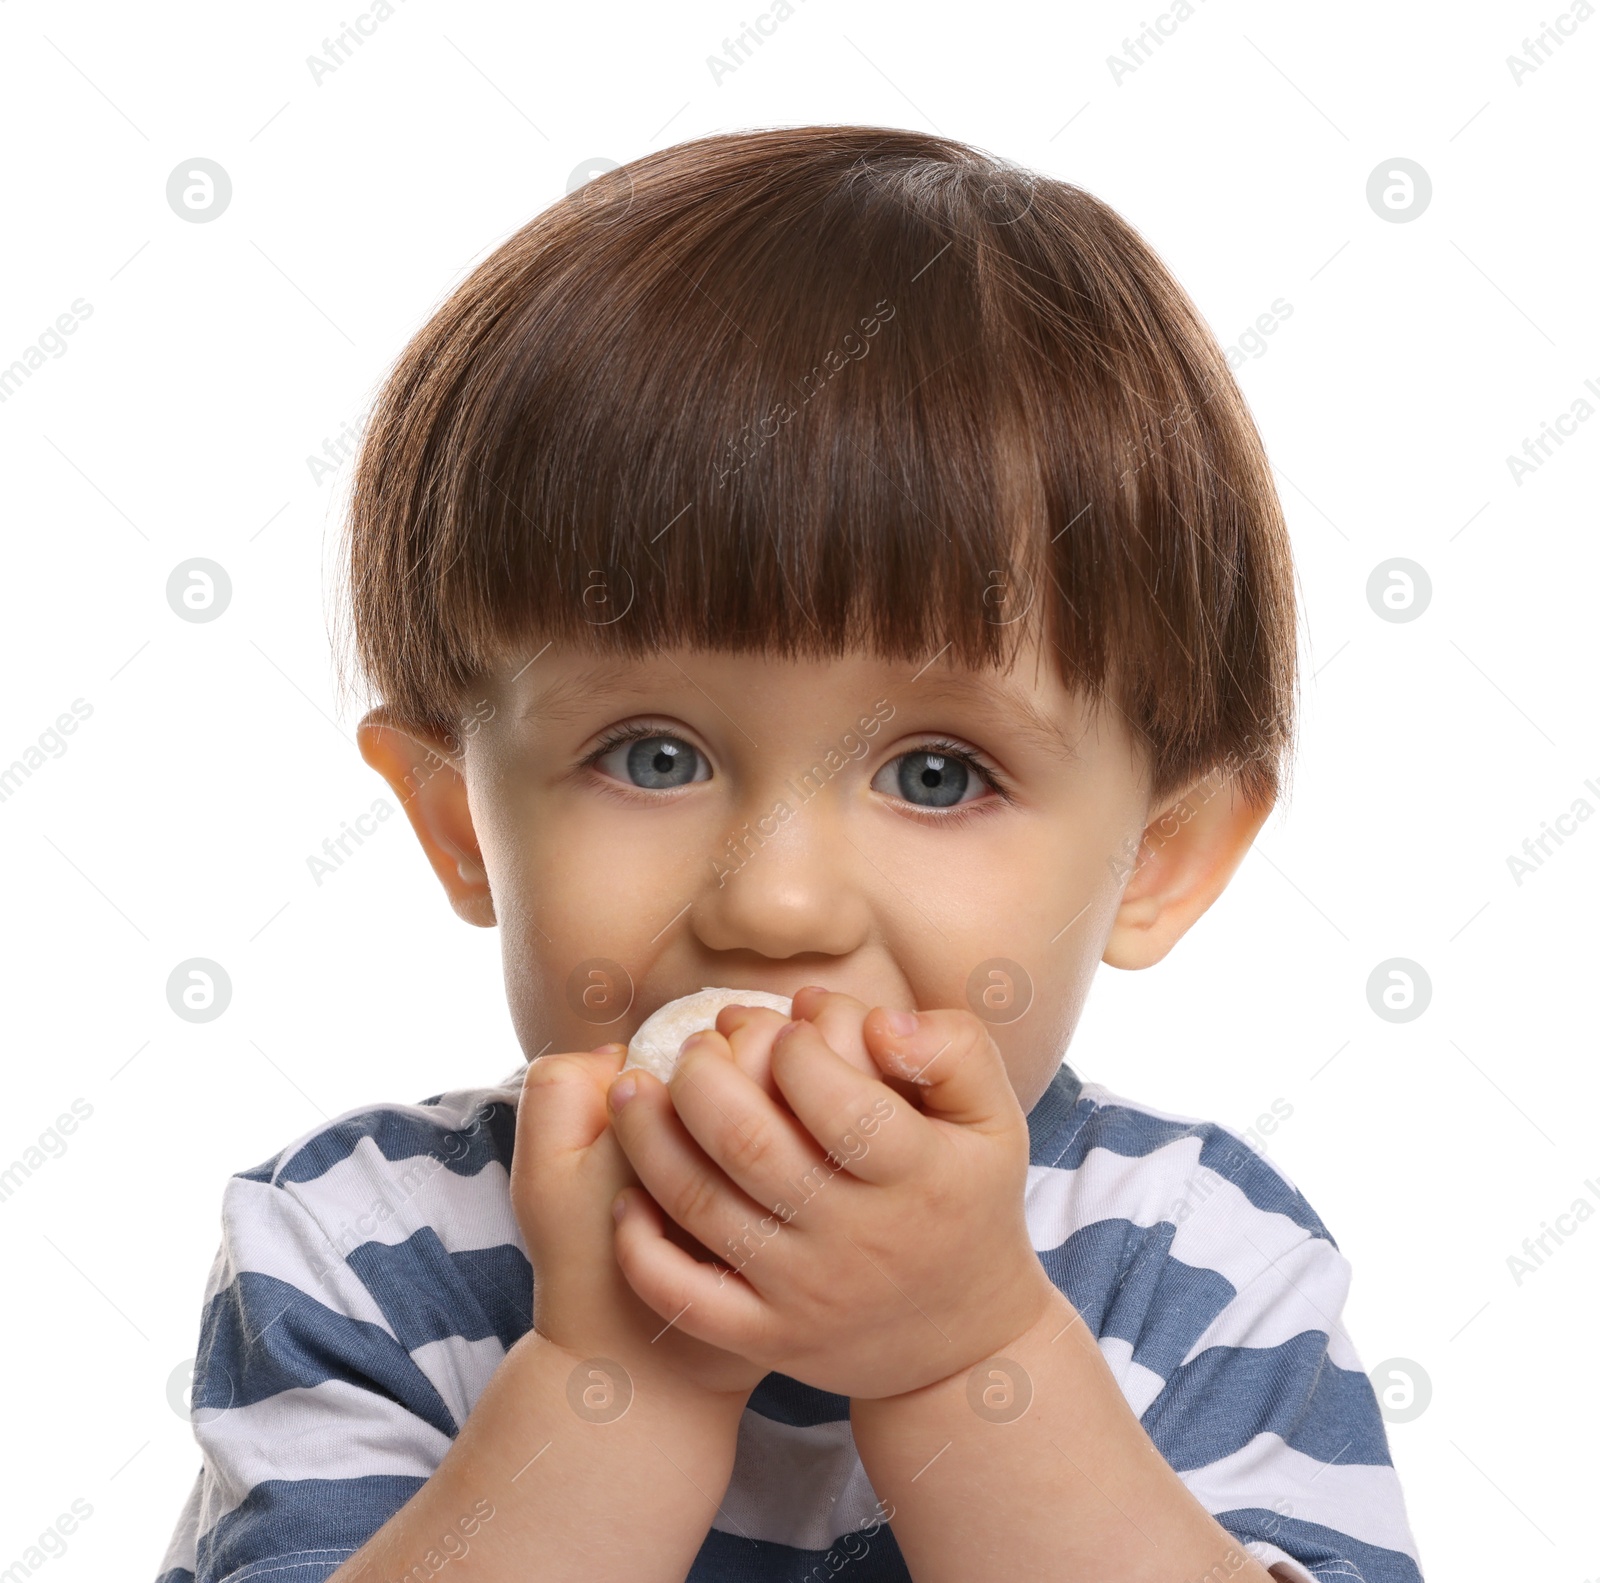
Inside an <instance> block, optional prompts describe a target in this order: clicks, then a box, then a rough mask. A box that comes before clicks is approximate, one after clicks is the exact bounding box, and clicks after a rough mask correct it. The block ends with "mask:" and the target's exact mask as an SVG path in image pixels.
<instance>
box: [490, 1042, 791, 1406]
mask: <svg viewBox="0 0 1600 1583" xmlns="http://www.w3.org/2000/svg"><path fill="white" fill-rule="evenodd" d="M625 1056H626V1047H625V1046H623V1045H621V1044H608V1045H602V1046H600V1048H599V1049H597V1050H591V1051H589V1052H587V1053H579V1054H570V1055H545V1056H540V1057H539V1058H538V1059H537V1060H535V1061H533V1062H531V1063H530V1064H529V1066H528V1070H527V1071H526V1072H525V1073H524V1074H523V1079H522V1100H521V1103H520V1104H519V1105H518V1107H517V1132H516V1143H515V1146H514V1148H513V1152H512V1159H511V1205H512V1209H513V1211H514V1213H515V1214H516V1217H517V1223H518V1225H519V1226H520V1227H521V1228H522V1236H523V1241H524V1242H525V1243H526V1244H527V1247H528V1255H529V1258H530V1259H531V1260H532V1263H533V1306H534V1329H535V1330H536V1331H537V1332H538V1333H539V1334H540V1335H541V1336H543V1337H544V1338H545V1339H546V1340H547V1341H551V1342H554V1343H555V1344H556V1345H558V1346H560V1347H562V1348H563V1349H565V1350H566V1351H568V1352H571V1353H573V1354H574V1355H575V1357H576V1358H577V1359H578V1360H580V1361H581V1360H583V1359H587V1358H609V1359H611V1360H612V1361H614V1362H616V1363H620V1364H622V1365H623V1367H625V1368H626V1369H627V1370H628V1371H629V1372H630V1374H632V1375H634V1376H635V1378H634V1384H635V1386H636V1387H637V1386H638V1385H639V1384H640V1383H641V1381H642V1380H643V1379H645V1378H649V1377H652V1376H654V1377H656V1378H661V1379H666V1380H668V1382H669V1383H673V1384H675V1383H677V1382H678V1381H680V1380H687V1381H688V1382H690V1383H691V1384H692V1385H695V1386H698V1387H699V1388H701V1389H703V1390H705V1391H707V1392H712V1393H716V1394H719V1395H734V1394H737V1395H742V1396H748V1395H749V1393H750V1392H751V1391H752V1390H754V1389H755V1386H756V1384H757V1383H758V1382H759V1381H760V1379H761V1377H762V1375H763V1374H765V1373H766V1369H765V1368H763V1367H762V1366H760V1365H758V1364H753V1363H751V1362H749V1361H748V1360H746V1359H745V1358H742V1357H739V1356H737V1355H735V1354H733V1353H729V1352H725V1351H722V1350H720V1349H719V1348H717V1347H716V1346H714V1345H710V1344H708V1343H706V1342H705V1341H703V1340H699V1339H697V1338H696V1337H695V1336H694V1335H693V1334H692V1333H690V1332H688V1331H685V1330H684V1329H683V1328H682V1327H681V1326H672V1327H670V1328H668V1327H667V1326H666V1320H667V1319H670V1318H671V1315H670V1314H669V1315H666V1316H662V1315H658V1314H657V1313H656V1312H655V1311H654V1310H653V1309H651V1308H649V1307H647V1306H646V1305H645V1304H644V1303H643V1302H642V1301H641V1300H640V1299H639V1297H638V1296H637V1295H635V1293H634V1291H633V1288H632V1287H631V1286H629V1284H628V1283H627V1281H626V1280H624V1279H623V1277H622V1272H621V1270H620V1269H619V1268H618V1265H617V1259H616V1256H615V1239H616V1237H617V1236H618V1234H619V1230H618V1227H617V1225H616V1223H615V1221H614V1220H613V1218H612V1212H611V1206H612V1202H613V1200H614V1199H615V1198H616V1196H617V1193H618V1191H619V1190H620V1189H622V1188H624V1187H627V1186H629V1185H637V1183H638V1177H637V1176H635V1174H634V1172H633V1169H632V1167H631V1166H630V1165H629V1163H628V1160H627V1158H626V1156H625V1155H624V1154H623V1152H622V1149H621V1147H620V1146H619V1144H618V1141H617V1138H616V1134H615V1133H614V1132H613V1131H612V1129H611V1127H610V1126H609V1124H608V1121H609V1117H608V1114H607V1111H606V1097H605V1096H606V1085H607V1084H608V1083H609V1082H610V1081H611V1080H612V1078H614V1077H615V1076H616V1074H617V1072H618V1071H619V1070H620V1069H621V1066H622V1062H623V1060H624V1058H625ZM636 1196H643V1195H636ZM637 1212H638V1213H641V1214H644V1215H646V1216H648V1214H649V1210H648V1209H647V1210H642V1211H637ZM656 1215H657V1222H658V1225H657V1229H658V1232H660V1231H661V1230H662V1228H661V1227H660V1225H659V1211H656ZM670 1234H671V1235H672V1236H673V1237H675V1238H676V1239H679V1240H677V1241H676V1243H675V1245H674V1250H675V1251H676V1252H678V1253H680V1254H681V1255H682V1256H683V1257H684V1258H687V1259H690V1262H691V1263H692V1262H693V1257H692V1250H694V1249H695V1248H696V1247H697V1244H695V1243H694V1242H693V1241H692V1240H691V1239H690V1238H689V1237H688V1236H687V1235H686V1234H684V1233H683V1232H681V1231H680V1230H679V1229H678V1228H677V1227H676V1226H674V1227H672V1228H671V1231H670Z"/></svg>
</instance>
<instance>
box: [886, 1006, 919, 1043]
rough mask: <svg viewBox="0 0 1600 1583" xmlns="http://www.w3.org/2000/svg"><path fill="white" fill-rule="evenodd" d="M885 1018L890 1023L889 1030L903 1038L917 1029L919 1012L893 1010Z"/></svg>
mask: <svg viewBox="0 0 1600 1583" xmlns="http://www.w3.org/2000/svg"><path fill="white" fill-rule="evenodd" d="M883 1020H884V1021H885V1022H886V1023H887V1024H888V1025H889V1032H890V1033H892V1034H895V1035H896V1036H897V1037H899V1038H902V1039H904V1038H906V1037H907V1036H908V1035H909V1034H913V1033H915V1032H916V1031H917V1014H916V1012H914V1011H891V1012H890V1013H889V1015H888V1016H887V1017H885V1018H884V1019H883Z"/></svg>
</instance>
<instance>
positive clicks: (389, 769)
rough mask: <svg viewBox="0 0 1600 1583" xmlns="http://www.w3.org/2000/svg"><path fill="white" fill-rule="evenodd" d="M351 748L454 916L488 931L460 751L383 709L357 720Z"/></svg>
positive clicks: (485, 885) (485, 882)
mask: <svg viewBox="0 0 1600 1583" xmlns="http://www.w3.org/2000/svg"><path fill="white" fill-rule="evenodd" d="M356 742H357V744H358V745H359V747H360V749H361V756H362V758H364V759H365V760H366V761H367V763H369V764H370V765H371V766H372V767H373V768H374V769H375V770H376V771H377V772H378V773H379V774H380V775H381V776H383V778H384V779H385V780H386V781H388V783H389V785H390V786H391V787H392V788H393V789H394V794H395V796H397V797H398V798H399V799H400V806H401V807H402V808H404V809H405V811H406V817H407V818H408V819H409V820H410V821H411V828H412V829H413V830H415V831H416V833H417V839H418V840H419V841H420V842H421V843H422V850H423V851H424V852H425V853H426V854H427V858H428V861H429V863H431V864H432V865H433V871H434V873H435V874H437V875H438V876H439V880H440V883H441V884H443V886H444V888H445V892H446V894H447V895H448V896H449V898H450V905H451V906H452V907H453V908H454V909H455V911H456V914H457V916H459V917H461V918H464V919H466V921H467V922H468V923H475V924H477V925H478V926H479V927H480V928H484V929H489V928H493V927H494V923H495V915H494V897H493V896H492V895H491V894H490V892H489V875H488V870H487V869H486V868H485V867H484V862H483V853H482V851H481V850H480V848H479V846H478V837H477V832H476V831H475V830H474V829H473V828H472V812H471V810H470V808H469V807H468V806H467V783H466V780H465V778H464V777H463V776H462V774H461V768H460V763H461V760H460V757H459V748H458V747H457V746H456V745H455V744H454V743H451V742H450V741H448V740H447V739H446V738H445V737H443V736H439V735H436V734H434V733H433V732H430V731H428V730H426V729H425V728H423V727H419V726H414V725H401V724H400V723H398V722H397V721H396V720H395V718H394V716H393V715H392V714H391V713H390V712H389V710H388V708H387V707H385V706H383V705H380V706H379V707H378V708H376V709H373V710H370V711H368V713H367V714H366V715H364V716H363V717H362V720H361V723H360V725H358V726H357V727H356Z"/></svg>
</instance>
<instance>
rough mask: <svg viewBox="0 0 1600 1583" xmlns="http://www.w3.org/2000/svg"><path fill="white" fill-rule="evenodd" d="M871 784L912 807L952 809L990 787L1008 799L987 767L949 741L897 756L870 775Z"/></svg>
mask: <svg viewBox="0 0 1600 1583" xmlns="http://www.w3.org/2000/svg"><path fill="white" fill-rule="evenodd" d="M872 786H873V790H874V791H879V792H884V793H887V794H888V795H890V796H894V797H899V798H900V799H901V800H902V801H904V802H908V803H910V804H911V805H912V807H914V808H955V807H957V806H959V805H961V804H963V803H972V802H977V801H980V800H982V799H983V795H984V793H985V792H986V791H990V790H993V791H995V792H997V793H999V794H1000V796H1001V798H1002V800H1009V799H1008V798H1006V793H1005V788H1004V786H1003V785H1001V784H1000V783H999V782H998V780H997V779H996V778H995V776H994V775H993V774H992V773H991V772H990V771H989V770H988V769H987V767H986V766H984V765H981V764H979V763H978V762H977V761H976V760H975V759H973V758H971V757H970V756H969V755H968V754H966V753H964V752H962V751H960V750H959V749H958V748H957V747H956V745H955V744H954V743H951V742H930V743H928V744H927V745H926V746H925V747H920V748H915V749H913V750H912V751H911V752H909V753H901V754H898V755H896V757H894V758H892V759H890V760H889V762H888V763H887V764H885V765H884V766H883V768H882V769H880V770H879V771H878V773H877V774H876V775H874V776H873V777H872Z"/></svg>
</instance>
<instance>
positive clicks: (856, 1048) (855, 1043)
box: [793, 984, 878, 1077]
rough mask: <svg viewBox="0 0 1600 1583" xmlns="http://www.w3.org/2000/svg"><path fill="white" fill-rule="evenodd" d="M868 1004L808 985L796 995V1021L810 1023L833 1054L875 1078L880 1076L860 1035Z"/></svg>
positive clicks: (837, 991) (853, 997) (839, 993)
mask: <svg viewBox="0 0 1600 1583" xmlns="http://www.w3.org/2000/svg"><path fill="white" fill-rule="evenodd" d="M866 1015H867V1004H866V1002H865V1001H861V1000H857V999H856V998H855V996H854V995H846V994H845V993H844V992H843V991H842V990H834V989H823V988H822V987H821V986H820V985H817V984H808V985H806V987H805V988H804V989H797V990H796V991H795V994H794V1011H793V1016H794V1019H795V1020H797V1021H799V1020H802V1019H803V1020H804V1021H806V1022H809V1023H810V1024H811V1025H812V1026H813V1027H814V1028H815V1029H816V1030H817V1032H818V1033H820V1034H821V1035H822V1037H823V1038H824V1039H826V1040H827V1041H828V1047H829V1049H831V1050H832V1051H833V1052H834V1054H836V1055H841V1056H843V1057H844V1059H845V1060H847V1061H848V1062H849V1063H850V1064H851V1065H852V1066H858V1067H860V1068H861V1070H862V1071H863V1072H867V1073H870V1074H871V1075H872V1076H873V1077H876V1076H877V1075H878V1068H877V1066H876V1065H875V1064H874V1062H873V1059H872V1056H871V1054H870V1053H869V1052H868V1050H867V1044H866V1040H865V1039H864V1038H863V1037H862V1034H861V1024H862V1023H863V1022H864V1021H865V1020H866Z"/></svg>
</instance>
